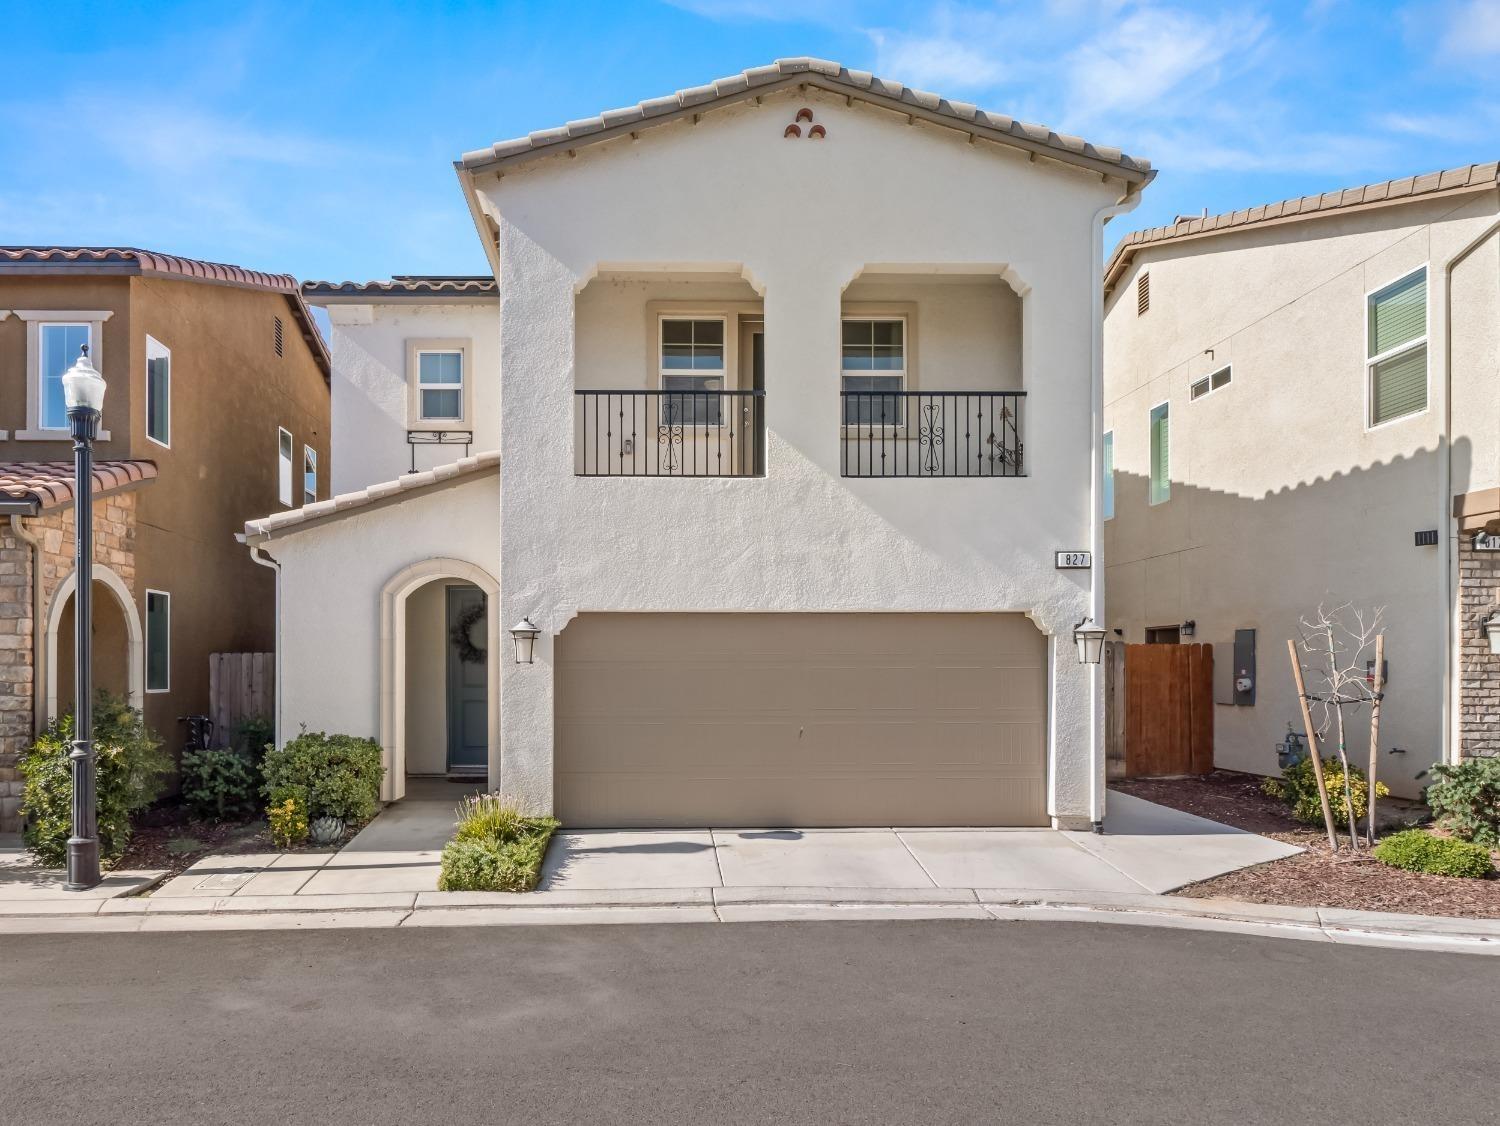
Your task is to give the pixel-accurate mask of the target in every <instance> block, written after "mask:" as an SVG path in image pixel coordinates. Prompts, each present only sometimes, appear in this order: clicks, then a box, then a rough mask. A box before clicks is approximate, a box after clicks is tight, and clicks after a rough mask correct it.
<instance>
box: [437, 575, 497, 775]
mask: <svg viewBox="0 0 1500 1126" xmlns="http://www.w3.org/2000/svg"><path fill="white" fill-rule="evenodd" d="M447 621H448V773H449V774H471V775H472V774H481V775H482V774H485V773H486V772H487V771H488V769H489V750H490V749H489V726H490V725H489V693H488V681H489V677H488V668H489V653H487V652H486V651H485V646H486V644H487V641H486V639H487V637H488V629H487V628H486V623H485V605H484V591H482V590H480V589H479V588H478V587H477V586H450V587H449V588H448V618H447Z"/></svg>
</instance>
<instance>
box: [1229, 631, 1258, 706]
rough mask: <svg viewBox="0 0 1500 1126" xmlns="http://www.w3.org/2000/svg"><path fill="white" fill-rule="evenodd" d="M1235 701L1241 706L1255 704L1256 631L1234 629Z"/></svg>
mask: <svg viewBox="0 0 1500 1126" xmlns="http://www.w3.org/2000/svg"><path fill="white" fill-rule="evenodd" d="M1234 702H1235V703H1236V704H1237V705H1239V706H1240V707H1252V706H1254V704H1255V631H1254V630H1253V629H1237V630H1235V631H1234Z"/></svg>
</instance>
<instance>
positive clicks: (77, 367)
mask: <svg viewBox="0 0 1500 1126" xmlns="http://www.w3.org/2000/svg"><path fill="white" fill-rule="evenodd" d="M62 385H63V400H64V402H66V403H67V407H68V422H69V424H70V426H71V428H72V431H73V529H74V537H73V538H74V544H73V547H74V551H73V575H74V578H75V580H76V582H75V586H74V590H73V750H72V752H71V753H70V754H69V756H68V758H69V761H70V762H71V764H72V767H73V825H72V829H73V831H72V835H71V836H70V837H68V885H67V886H68V888H69V889H70V890H72V891H85V890H87V889H88V888H91V887H94V886H95V885H97V884H98V883H99V881H100V880H101V879H102V878H103V877H102V876H101V874H100V872H99V816H98V810H97V808H96V799H95V794H94V738H93V736H94V715H93V700H92V697H93V694H94V692H93V663H94V662H93V641H94V638H93V617H94V614H93V608H94V600H93V593H94V464H93V463H94V438H95V436H96V435H97V434H98V432H99V413H100V411H102V410H103V409H104V377H103V376H102V375H100V374H99V372H98V371H97V370H96V369H95V368H94V365H93V364H92V363H90V362H89V347H88V345H87V344H85V345H84V346H83V348H82V350H81V351H80V353H79V356H78V361H77V362H76V363H75V364H74V365H73V366H72V367H70V368H69V369H68V370H67V371H66V372H64V373H63V377H62Z"/></svg>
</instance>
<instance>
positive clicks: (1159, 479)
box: [1151, 403, 1172, 504]
mask: <svg viewBox="0 0 1500 1126" xmlns="http://www.w3.org/2000/svg"><path fill="white" fill-rule="evenodd" d="M1171 466H1172V456H1171V421H1170V418H1169V414H1168V410H1167V405H1166V404H1165V403H1163V404H1162V405H1161V406H1159V407H1156V408H1154V409H1153V410H1152V411H1151V503H1152V504H1161V503H1162V501H1164V500H1167V499H1168V498H1169V497H1170V496H1171V495H1172V478H1171Z"/></svg>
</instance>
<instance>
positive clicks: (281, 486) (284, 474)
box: [276, 426, 292, 508]
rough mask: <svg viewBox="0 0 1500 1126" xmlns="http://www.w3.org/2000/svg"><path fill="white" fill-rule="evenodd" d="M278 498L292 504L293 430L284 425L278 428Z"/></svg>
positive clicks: (288, 505)
mask: <svg viewBox="0 0 1500 1126" xmlns="http://www.w3.org/2000/svg"><path fill="white" fill-rule="evenodd" d="M276 499H277V500H279V501H280V502H281V503H282V504H284V505H286V506H287V507H288V508H290V507H291V505H292V432H291V431H290V430H288V429H286V427H284V426H283V427H277V430H276Z"/></svg>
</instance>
